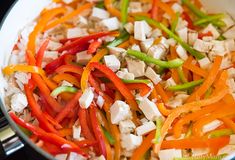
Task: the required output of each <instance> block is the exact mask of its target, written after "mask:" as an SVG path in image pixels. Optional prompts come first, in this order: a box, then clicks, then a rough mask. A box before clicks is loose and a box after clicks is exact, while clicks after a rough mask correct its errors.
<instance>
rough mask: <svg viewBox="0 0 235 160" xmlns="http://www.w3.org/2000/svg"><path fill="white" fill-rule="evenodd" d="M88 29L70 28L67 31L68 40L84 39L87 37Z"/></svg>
mask: <svg viewBox="0 0 235 160" xmlns="http://www.w3.org/2000/svg"><path fill="white" fill-rule="evenodd" d="M87 35H88V33H87V29H84V28H78V27H75V28H69V29H68V30H67V38H76V37H82V36H87Z"/></svg>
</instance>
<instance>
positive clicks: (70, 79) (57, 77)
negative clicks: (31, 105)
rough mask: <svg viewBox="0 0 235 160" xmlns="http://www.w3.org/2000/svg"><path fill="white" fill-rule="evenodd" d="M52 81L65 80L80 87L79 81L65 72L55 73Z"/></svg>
mask: <svg viewBox="0 0 235 160" xmlns="http://www.w3.org/2000/svg"><path fill="white" fill-rule="evenodd" d="M52 80H53V81H55V82H56V83H60V82H61V81H63V80H65V81H68V82H69V83H71V84H73V85H75V86H76V87H80V83H79V82H78V80H77V78H76V77H74V76H72V75H70V74H66V73H61V74H57V75H55V76H54V77H53V78H52Z"/></svg>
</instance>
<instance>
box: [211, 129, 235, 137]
mask: <svg viewBox="0 0 235 160" xmlns="http://www.w3.org/2000/svg"><path fill="white" fill-rule="evenodd" d="M232 134H234V132H233V130H232V129H220V130H215V131H212V132H209V133H208V134H207V137H208V138H217V137H223V136H229V135H232Z"/></svg>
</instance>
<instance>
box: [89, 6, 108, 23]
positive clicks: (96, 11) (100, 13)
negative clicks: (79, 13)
mask: <svg viewBox="0 0 235 160" xmlns="http://www.w3.org/2000/svg"><path fill="white" fill-rule="evenodd" d="M107 18H109V12H107V11H106V10H104V9H101V8H97V7H93V9H92V12H91V19H92V20H96V21H99V20H102V19H107Z"/></svg>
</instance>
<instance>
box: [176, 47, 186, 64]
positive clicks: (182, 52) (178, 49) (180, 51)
mask: <svg viewBox="0 0 235 160" xmlns="http://www.w3.org/2000/svg"><path fill="white" fill-rule="evenodd" d="M176 53H177V55H178V56H179V57H180V58H181V59H183V60H185V61H186V60H187V59H188V54H187V52H186V50H185V49H184V48H183V47H182V46H181V45H178V46H177V47H176Z"/></svg>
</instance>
